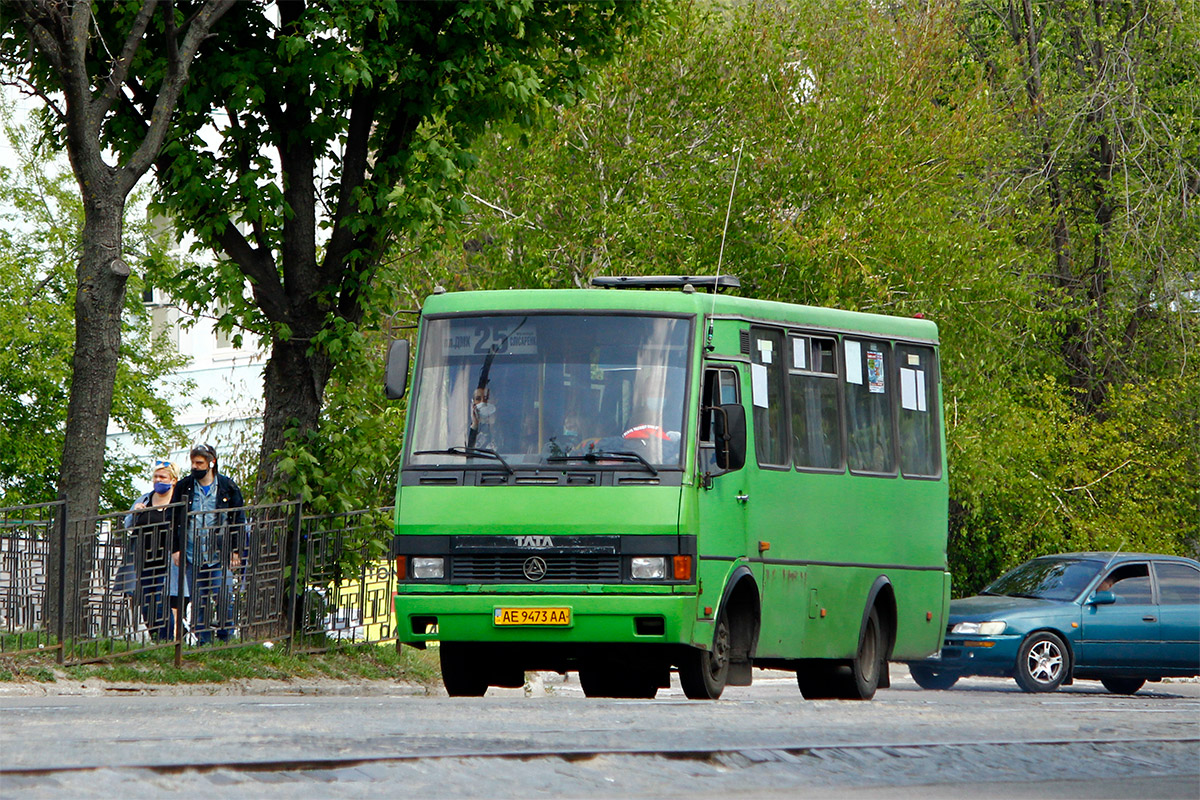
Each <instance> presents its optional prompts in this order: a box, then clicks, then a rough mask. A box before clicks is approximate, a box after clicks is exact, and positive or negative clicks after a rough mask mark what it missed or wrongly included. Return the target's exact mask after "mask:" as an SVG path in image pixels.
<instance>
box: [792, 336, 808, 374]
mask: <svg viewBox="0 0 1200 800" xmlns="http://www.w3.org/2000/svg"><path fill="white" fill-rule="evenodd" d="M792 369H808V339H792Z"/></svg>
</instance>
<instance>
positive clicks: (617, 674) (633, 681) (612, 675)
mask: <svg viewBox="0 0 1200 800" xmlns="http://www.w3.org/2000/svg"><path fill="white" fill-rule="evenodd" d="M579 686H580V688H582V689H583V694H584V696H585V697H616V698H623V699H635V700H653V699H654V696H655V695H656V694H658V688H659V687H658V682H657V680H655V678H654V676H653V674H652V673H650V672H628V671H624V670H622V669H621V668H620V667H617V666H616V665H613V664H608V663H602V664H595V665H591V666H585V667H581V668H580V669H579Z"/></svg>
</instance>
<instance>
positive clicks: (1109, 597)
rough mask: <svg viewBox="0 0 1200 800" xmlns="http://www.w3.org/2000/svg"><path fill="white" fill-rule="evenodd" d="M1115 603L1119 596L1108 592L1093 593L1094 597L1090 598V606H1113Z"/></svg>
mask: <svg viewBox="0 0 1200 800" xmlns="http://www.w3.org/2000/svg"><path fill="white" fill-rule="evenodd" d="M1115 602H1117V596H1116V595H1115V594H1113V593H1112V592H1110V591H1107V590H1104V591H1099V592H1093V593H1092V596H1091V597H1090V598H1088V605H1093V606H1111V605H1112V604H1113V603H1115Z"/></svg>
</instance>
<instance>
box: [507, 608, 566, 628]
mask: <svg viewBox="0 0 1200 800" xmlns="http://www.w3.org/2000/svg"><path fill="white" fill-rule="evenodd" d="M494 613H495V616H494V621H495V624H497V625H570V624H571V609H569V608H497V609H495V612H494Z"/></svg>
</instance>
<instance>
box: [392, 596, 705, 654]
mask: <svg viewBox="0 0 1200 800" xmlns="http://www.w3.org/2000/svg"><path fill="white" fill-rule="evenodd" d="M531 609H533V610H539V611H538V612H536V613H523V612H528V611H529V610H531ZM563 609H566V610H568V611H569V621H568V622H566V624H562V622H561V620H562V616H563V615H562V613H561V612H562V610H563ZM542 611H544V612H545V613H541V612H542ZM508 612H512V613H508ZM551 612H553V613H551ZM537 617H549V618H550V619H553V620H555V621H556V622H557V624H540V623H539V622H537V621H534V622H523V621H522V620H523V619H529V618H534V619H536V618H537ZM695 617H696V597H695V595H676V594H658V595H645V594H641V595H618V594H604V595H587V596H581V595H577V594H559V595H554V594H545V595H542V594H539V595H536V596H530V595H500V594H491V593H489V594H486V595H479V594H397V595H396V638H397V640H398V641H400V642H402V643H405V644H418V643H422V642H427V641H447V642H496V643H504V642H545V643H561V644H564V645H570V644H579V643H589V644H590V643H597V644H598V643H630V644H634V643H646V644H680V643H690V642H691V638H692V632H693V628H694V622H695Z"/></svg>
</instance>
